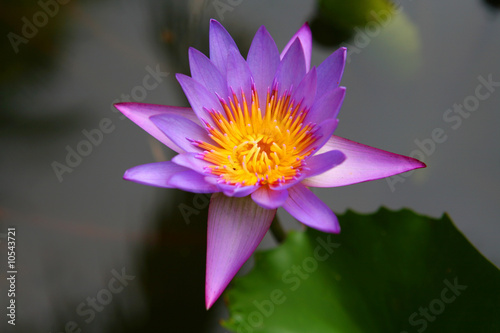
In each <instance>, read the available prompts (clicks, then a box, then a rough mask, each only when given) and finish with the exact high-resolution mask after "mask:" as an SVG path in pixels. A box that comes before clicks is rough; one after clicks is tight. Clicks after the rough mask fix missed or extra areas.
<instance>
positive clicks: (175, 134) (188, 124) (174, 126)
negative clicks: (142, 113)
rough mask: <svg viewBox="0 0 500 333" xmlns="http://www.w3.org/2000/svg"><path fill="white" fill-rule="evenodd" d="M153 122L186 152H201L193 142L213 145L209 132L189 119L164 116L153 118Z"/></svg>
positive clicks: (172, 115) (170, 115) (173, 115)
mask: <svg viewBox="0 0 500 333" xmlns="http://www.w3.org/2000/svg"><path fill="white" fill-rule="evenodd" d="M151 122H153V123H154V124H155V125H156V126H157V127H158V128H159V129H160V130H161V131H162V132H163V133H165V135H166V136H167V137H168V138H169V139H170V140H172V142H174V143H175V144H176V145H177V146H179V147H180V148H181V149H182V150H184V151H186V152H198V153H199V152H201V150H200V149H199V148H198V147H196V146H195V145H194V144H193V143H192V142H193V140H195V141H204V142H208V143H213V140H212V139H211V138H210V137H209V136H208V133H207V131H206V130H205V129H204V128H202V127H201V126H200V125H198V124H195V123H194V122H192V121H191V120H189V119H186V118H184V117H181V116H178V115H175V114H162V115H158V116H153V117H151Z"/></svg>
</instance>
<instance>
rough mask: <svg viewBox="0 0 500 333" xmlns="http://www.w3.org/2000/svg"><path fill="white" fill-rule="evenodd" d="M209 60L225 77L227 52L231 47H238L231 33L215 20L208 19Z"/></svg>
mask: <svg viewBox="0 0 500 333" xmlns="http://www.w3.org/2000/svg"><path fill="white" fill-rule="evenodd" d="M209 36H210V37H209V38H210V60H212V62H213V63H214V65H215V66H216V67H217V68H218V69H219V71H220V72H221V74H222V75H223V76H224V77H225V76H226V72H227V54H228V50H229V49H230V48H231V47H234V48H235V49H238V47H237V46H236V43H235V42H234V40H233V38H232V37H231V35H230V34H229V33H228V32H227V30H226V29H225V28H224V27H223V26H222V25H221V24H220V23H219V22H217V21H216V20H214V19H212V20H210V32H209Z"/></svg>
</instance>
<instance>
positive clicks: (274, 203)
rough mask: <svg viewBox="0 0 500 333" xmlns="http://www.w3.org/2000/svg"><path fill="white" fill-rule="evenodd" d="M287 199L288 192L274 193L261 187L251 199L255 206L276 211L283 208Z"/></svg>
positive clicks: (265, 187) (267, 188)
mask: <svg viewBox="0 0 500 333" xmlns="http://www.w3.org/2000/svg"><path fill="white" fill-rule="evenodd" d="M287 198H288V191H287V190H282V191H274V190H272V189H270V188H269V187H267V186H262V187H261V188H259V189H258V190H257V191H255V192H253V193H252V199H253V201H255V203H256V204H258V205H259V206H261V207H262V208H266V209H276V208H278V207H281V206H283V204H284V203H285V200H286V199H287Z"/></svg>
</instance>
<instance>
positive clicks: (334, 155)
mask: <svg viewBox="0 0 500 333" xmlns="http://www.w3.org/2000/svg"><path fill="white" fill-rule="evenodd" d="M182 155H185V154H182ZM177 156H181V155H177ZM345 159H346V157H345V155H344V154H343V153H342V152H341V151H340V150H330V151H327V152H326V153H323V154H318V155H314V156H313V157H311V158H309V159H308V160H307V167H308V168H309V170H307V171H306V177H312V176H316V175H320V174H322V173H324V172H326V171H328V170H330V169H331V168H333V167H336V166H338V165H340V164H342V162H344V161H345Z"/></svg>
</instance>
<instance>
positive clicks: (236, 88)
mask: <svg viewBox="0 0 500 333" xmlns="http://www.w3.org/2000/svg"><path fill="white" fill-rule="evenodd" d="M252 80H253V78H252V73H251V72H250V68H248V64H247V62H246V61H245V59H243V57H242V56H241V54H240V52H239V51H238V49H235V48H231V49H230V50H229V53H228V55H227V85H228V88H229V91H231V90H232V91H233V92H234V93H235V94H236V96H238V100H239V102H240V104H241V105H243V99H242V98H241V92H242V91H243V93H244V94H245V99H246V101H247V105H250V101H251V100H252ZM221 97H223V98H226V97H227V96H221Z"/></svg>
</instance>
